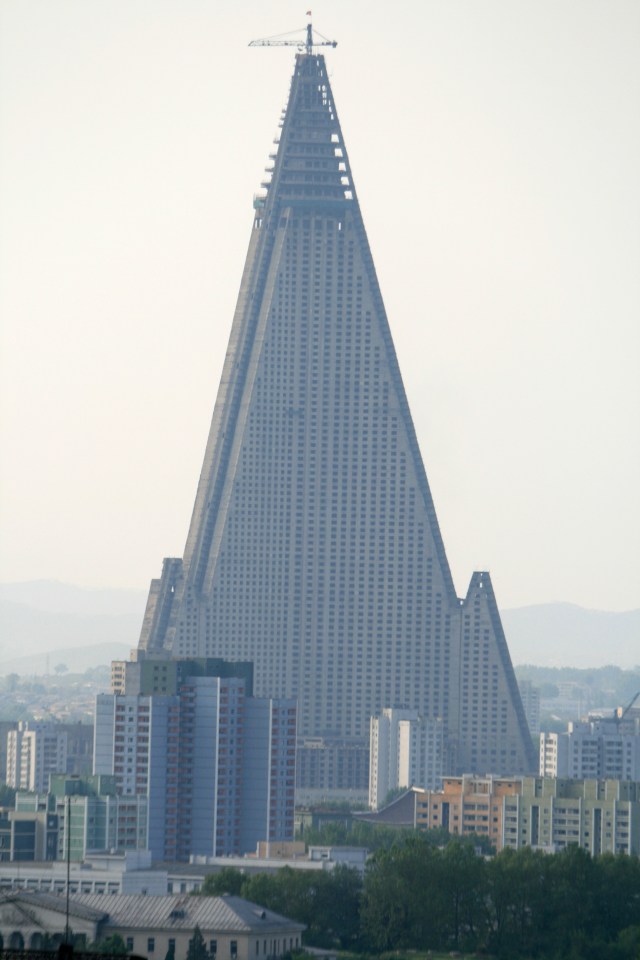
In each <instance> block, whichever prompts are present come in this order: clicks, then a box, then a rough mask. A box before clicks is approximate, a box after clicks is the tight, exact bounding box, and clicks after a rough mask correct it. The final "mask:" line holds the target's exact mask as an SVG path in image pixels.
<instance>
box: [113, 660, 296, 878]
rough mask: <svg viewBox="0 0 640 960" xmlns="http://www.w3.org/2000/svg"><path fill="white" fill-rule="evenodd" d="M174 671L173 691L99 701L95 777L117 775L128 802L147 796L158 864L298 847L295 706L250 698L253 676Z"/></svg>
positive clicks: (149, 831) (170, 687) (135, 668)
mask: <svg viewBox="0 0 640 960" xmlns="http://www.w3.org/2000/svg"><path fill="white" fill-rule="evenodd" d="M157 665H158V668H159V674H160V675H163V672H162V669H161V667H162V663H161V662H159V663H158V664H157ZM127 666H129V665H127ZM173 666H175V665H172V664H168V667H169V671H168V673H167V675H166V676H167V678H168V679H167V681H166V684H163V685H164V686H165V687H166V692H151V693H145V692H138V693H125V694H102V695H100V696H98V698H97V703H96V740H95V749H94V764H95V772H96V773H105V774H106V773H112V774H113V775H114V777H115V781H116V786H117V791H118V793H119V794H121V795H122V796H124V797H126V796H129V797H145V798H146V800H147V805H148V829H147V845H148V847H149V849H150V850H151V851H152V853H153V856H154V858H157V859H160V860H187V859H188V858H189V856H190V855H192V854H194V855H198V854H202V855H214V856H215V855H221V856H223V855H225V854H232V853H244V852H247V851H249V850H255V847H256V844H257V843H258V841H259V840H289V839H292V838H293V810H294V799H295V744H296V715H297V713H296V703H295V701H293V700H282V699H280V700H274V699H268V698H253V697H251V696H247V679H246V677H233V676H228V677H215V676H208V675H206V672H205V675H202V673H201V672H200V674H199V675H198V673H193V672H189V671H188V670H186V669H185V670H183V671H182V675H179V676H178V675H175V674H174V675H173V678H172V679H169V678H170V677H171V670H172V668H173ZM132 668H133V669H132V671H131V673H132V676H133V677H139V671H138V665H137V664H132ZM203 669H205V671H206V669H207V667H206V666H205V667H204V668H203ZM136 682H138V684H139V682H140V681H139V680H138V681H136ZM133 687H135V683H134V682H132V683H131V684H127V689H132V688H133Z"/></svg>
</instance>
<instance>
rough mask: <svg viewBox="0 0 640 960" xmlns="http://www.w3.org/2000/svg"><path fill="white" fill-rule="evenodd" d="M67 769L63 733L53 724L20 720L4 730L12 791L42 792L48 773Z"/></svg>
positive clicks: (47, 784) (9, 781)
mask: <svg viewBox="0 0 640 960" xmlns="http://www.w3.org/2000/svg"><path fill="white" fill-rule="evenodd" d="M66 771H67V733H66V732H65V731H61V730H59V729H58V728H57V727H56V724H55V723H42V722H40V723H32V722H31V721H23V720H21V721H20V723H19V724H18V728H17V730H10V731H9V732H8V733H7V783H8V784H9V786H10V787H13V788H14V789H15V790H30V791H34V792H36V793H42V792H44V791H46V790H48V788H49V775H50V774H54V773H66Z"/></svg>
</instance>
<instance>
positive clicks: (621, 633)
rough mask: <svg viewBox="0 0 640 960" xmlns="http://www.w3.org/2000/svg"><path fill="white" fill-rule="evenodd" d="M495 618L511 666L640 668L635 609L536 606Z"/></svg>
mask: <svg viewBox="0 0 640 960" xmlns="http://www.w3.org/2000/svg"><path fill="white" fill-rule="evenodd" d="M501 615H502V622H503V625H504V630H505V634H506V636H507V642H508V644H509V650H510V652H511V659H512V660H513V662H514V663H518V664H520V663H530V664H535V665H536V666H548V667H569V666H574V667H604V666H607V665H608V664H613V665H615V666H618V667H623V668H625V669H630V668H633V667H635V666H637V665H639V664H640V609H639V610H626V611H623V612H621V613H614V612H609V611H605V610H587V609H585V608H584V607H578V606H576V605H575V604H573V603H542V604H537V605H535V606H528V607H517V608H515V609H513V610H503V611H501Z"/></svg>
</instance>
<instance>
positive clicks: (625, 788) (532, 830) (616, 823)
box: [502, 777, 640, 856]
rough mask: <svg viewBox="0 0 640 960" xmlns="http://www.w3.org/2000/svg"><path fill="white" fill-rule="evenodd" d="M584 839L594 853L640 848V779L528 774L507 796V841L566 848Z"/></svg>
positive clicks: (630, 851)
mask: <svg viewBox="0 0 640 960" xmlns="http://www.w3.org/2000/svg"><path fill="white" fill-rule="evenodd" d="M570 844H578V845H580V846H581V847H584V849H585V850H588V851H589V853H591V854H592V855H593V856H596V855H598V854H600V853H627V854H634V855H638V854H639V853H640V783H630V782H624V781H620V780H566V779H561V778H556V779H554V778H551V777H525V778H524V779H523V780H522V787H521V790H520V793H519V794H516V795H514V796H511V797H505V802H504V829H503V838H502V845H503V846H506V847H513V848H515V849H518V848H520V847H524V846H532V847H541V848H543V849H546V850H549V851H558V850H562V849H563V848H564V847H566V846H569V845H570Z"/></svg>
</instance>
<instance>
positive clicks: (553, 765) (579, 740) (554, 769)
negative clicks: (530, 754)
mask: <svg viewBox="0 0 640 960" xmlns="http://www.w3.org/2000/svg"><path fill="white" fill-rule="evenodd" d="M539 772H540V775H541V776H544V777H560V778H566V777H569V778H572V779H576V780H582V779H597V780H640V720H637V721H636V720H635V719H633V720H632V721H629V722H627V723H626V724H621V723H620V721H619V720H618V718H616V717H613V718H603V717H597V718H590V719H588V720H582V721H579V722H570V723H569V724H568V725H567V730H566V732H565V733H541V734H540V770H539Z"/></svg>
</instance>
